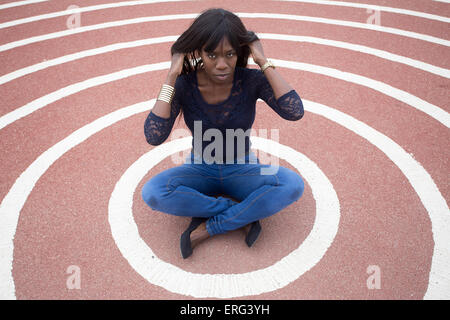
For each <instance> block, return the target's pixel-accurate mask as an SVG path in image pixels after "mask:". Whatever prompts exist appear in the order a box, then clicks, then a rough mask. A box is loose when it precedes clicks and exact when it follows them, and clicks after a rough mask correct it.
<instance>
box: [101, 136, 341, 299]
mask: <svg viewBox="0 0 450 320" xmlns="http://www.w3.org/2000/svg"><path fill="white" fill-rule="evenodd" d="M191 141H192V137H186V138H182V139H178V140H173V141H170V142H168V143H165V144H162V145H160V146H157V147H155V148H153V149H152V150H151V151H149V152H148V153H146V154H144V155H143V156H141V157H140V158H139V159H138V160H137V161H136V162H135V163H133V164H132V165H131V166H130V167H129V168H128V169H127V170H126V171H125V173H124V174H123V175H122V177H121V178H120V179H119V181H118V182H117V184H116V186H115V188H114V190H113V192H112V194H111V198H110V201H109V207H108V210H109V224H110V226H111V233H112V236H113V238H114V241H115V242H116V245H117V247H118V248H119V250H120V252H121V253H122V255H123V256H124V257H125V259H127V261H128V263H129V264H130V265H131V266H132V267H133V269H134V270H136V271H137V272H138V273H139V274H140V275H141V276H142V277H144V278H145V279H146V280H147V281H149V282H150V283H152V284H155V285H158V286H161V287H164V288H165V289H166V290H168V291H171V292H174V293H179V294H183V295H190V296H193V297H196V298H234V297H242V296H249V295H258V294H262V293H265V292H270V291H273V290H277V289H280V288H282V287H284V286H286V285H288V284H289V283H291V282H292V281H294V280H296V279H297V278H298V277H300V276H301V275H302V274H303V273H305V272H306V271H308V270H309V269H311V268H312V267H314V266H315V265H316V264H317V263H318V262H319V261H320V259H321V258H322V256H323V255H324V254H325V252H326V251H327V250H328V248H329V247H330V245H331V244H332V243H333V240H334V237H335V235H336V233H337V230H338V226H339V218H340V210H339V200H338V197H337V195H336V192H335V191H334V188H333V185H332V184H331V182H330V181H329V180H328V178H327V177H326V176H325V174H324V173H323V172H322V171H321V170H320V169H319V167H318V166H317V165H316V164H315V163H314V162H312V161H311V160H309V159H308V158H307V157H305V156H304V155H303V154H301V153H300V152H298V151H295V150H294V149H292V148H289V147H287V146H284V145H281V144H279V143H277V142H275V141H272V140H267V139H263V138H259V137H254V136H252V137H251V142H252V147H253V148H255V149H262V150H263V151H264V152H266V153H271V154H273V155H275V156H277V157H279V158H280V159H284V160H286V161H288V162H289V163H291V165H292V166H293V167H295V168H296V169H297V170H298V171H299V172H301V175H302V177H303V178H305V180H306V181H308V182H309V184H310V186H311V189H312V193H313V197H314V199H315V200H316V217H315V221H314V226H313V229H312V230H311V232H310V234H309V235H308V237H307V238H306V239H305V240H304V241H303V243H302V244H301V245H300V246H299V247H298V248H297V249H295V250H294V251H292V252H291V253H289V254H288V255H287V256H286V257H284V258H282V259H281V260H280V261H278V262H276V263H274V264H273V265H271V266H269V267H267V268H264V269H259V270H256V271H251V272H247V273H241V274H198V273H191V272H187V271H184V270H182V269H180V268H178V267H176V266H174V265H172V264H170V263H167V262H165V261H163V260H161V259H159V258H158V257H157V256H156V255H155V254H154V253H153V252H152V250H151V249H150V248H149V247H148V246H147V244H146V243H145V241H144V240H143V239H142V238H141V237H140V236H139V231H138V227H137V225H136V223H135V221H134V219H133V211H132V207H133V194H134V191H135V190H136V188H137V186H138V184H139V182H140V181H142V179H143V177H144V176H145V175H146V174H147V173H148V171H149V170H151V168H153V167H154V166H155V165H156V164H158V163H159V162H161V161H162V160H164V159H165V158H167V157H168V156H170V155H172V154H174V153H177V152H180V151H183V150H186V149H189V148H190V147H191ZM275 150H276V151H275ZM157 270H164V274H160V273H159V272H158V271H157Z"/></svg>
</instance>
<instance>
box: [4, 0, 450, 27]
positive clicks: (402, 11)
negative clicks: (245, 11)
mask: <svg viewBox="0 0 450 320" xmlns="http://www.w3.org/2000/svg"><path fill="white" fill-rule="evenodd" d="M42 1H47V0H34V2H42ZM174 1H183V0H165V1H164V0H160V1H156V0H150V1H149V0H139V1H123V2H117V3H106V4H101V5H95V6H88V7H80V8H76V9H71V10H64V11H58V12H52V13H47V14H42V15H38V16H33V17H28V18H23V19H17V20H13V21H9V22H4V23H1V24H0V29H2V28H8V27H12V26H17V25H20V24H24V23H29V22H34V21H40V20H45V19H51V18H56V17H61V16H65V15H69V14H74V13H82V12H89V11H97V10H104V9H110V8H118V7H122V6H134V5H143V4H151V3H157V2H174ZM24 2H27V1H24ZM30 2H31V1H30ZM301 2H307V3H308V2H309V3H317V4H322V5H334V6H347V7H354V8H367V9H376V10H378V9H381V10H383V11H386V12H392V13H398V14H405V15H411V16H416V17H419V18H425V19H430V20H436V21H440V22H449V21H450V19H449V18H447V17H444V16H438V15H435V14H430V13H425V12H420V11H412V10H407V9H400V8H392V7H383V6H377V5H370V4H361V3H344V2H337V1H315V0H310V1H301Z"/></svg>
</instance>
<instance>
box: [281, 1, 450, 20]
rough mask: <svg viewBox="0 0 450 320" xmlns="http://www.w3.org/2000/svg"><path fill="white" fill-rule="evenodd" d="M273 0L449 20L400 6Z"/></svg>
mask: <svg viewBox="0 0 450 320" xmlns="http://www.w3.org/2000/svg"><path fill="white" fill-rule="evenodd" d="M274 1H281V2H283V1H284V2H303V3H313V4H320V5H331V6H341V7H351V8H362V9H371V10H376V11H384V12H390V13H398V14H404V15H409V16H414V17H419V18H424V19H430V20H436V21H440V22H446V23H449V22H450V18H447V17H444V16H438V15H435V14H431V13H426V12H420V11H413V10H408V9H402V8H393V7H385V6H379V5H375V4H365V3H355V2H344V1H325V0H274Z"/></svg>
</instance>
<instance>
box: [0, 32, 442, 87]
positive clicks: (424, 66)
mask: <svg viewBox="0 0 450 320" xmlns="http://www.w3.org/2000/svg"><path fill="white" fill-rule="evenodd" d="M178 37H179V36H165V37H158V38H149V39H143V40H136V41H130V42H121V43H116V44H112V45H107V46H104V47H99V48H95V49H89V50H85V51H79V52H76V53H72V54H68V55H65V56H61V57H58V58H55V59H51V60H47V61H44V62H39V63H36V64H34V65H31V66H28V67H24V68H21V69H18V70H15V71H13V72H10V73H8V74H5V75H3V76H0V85H2V84H5V83H7V82H9V81H12V80H14V79H17V78H20V77H23V76H25V75H28V74H31V73H33V72H37V71H40V70H43V69H46V68H49V67H52V66H56V65H61V64H63V63H67V62H70V61H74V60H77V59H81V58H84V57H89V56H94V55H98V54H103V53H106V52H111V51H115V50H120V49H126V48H135V47H139V46H145V45H150V44H155V43H164V42H172V41H176V40H177V39H178ZM258 37H259V38H261V39H271V40H287V41H296V42H309V43H316V44H321V45H325V46H333V47H336V48H343V49H347V50H352V51H357V52H362V53H366V54H370V55H373V56H376V57H379V58H382V59H385V60H390V61H393V62H396V63H401V64H405V65H407V66H409V67H413V68H416V69H420V70H423V71H426V72H429V73H433V74H435V75H438V76H441V77H445V78H450V70H449V69H444V68H441V67H437V66H434V65H431V64H428V63H425V62H422V61H418V60H414V59H410V58H407V57H404V56H400V55H397V54H393V53H390V52H387V51H383V50H378V49H374V48H371V47H366V46H361V45H357V44H353V43H348V42H342V41H335V40H328V39H322V38H316V37H304V36H292V35H287V34H273V33H258Z"/></svg>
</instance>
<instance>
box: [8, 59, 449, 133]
mask: <svg viewBox="0 0 450 320" xmlns="http://www.w3.org/2000/svg"><path fill="white" fill-rule="evenodd" d="M271 60H272V61H274V62H275V63H276V64H278V65H279V66H281V67H286V68H292V69H295V70H303V71H308V72H313V73H318V74H322V75H325V76H329V77H333V78H337V79H340V80H344V81H348V82H351V83H354V84H357V85H362V86H365V87H369V88H371V89H374V90H376V91H379V92H381V93H382V94H384V95H387V96H389V97H392V98H394V99H397V100H399V101H402V102H404V103H405V104H407V105H410V106H411V107H414V108H416V109H417V110H420V111H422V112H424V113H426V114H428V115H429V116H431V117H433V118H434V119H435V120H437V121H439V122H440V123H442V124H443V125H445V126H446V127H447V128H448V127H450V115H449V113H447V112H446V111H445V110H442V109H441V108H439V107H437V106H435V105H433V104H431V103H429V102H426V101H424V100H422V99H420V98H418V97H416V96H414V95H412V94H410V93H408V92H406V91H403V90H400V89H397V88H394V87H392V86H390V85H387V84H385V83H383V82H381V81H377V80H373V79H370V78H367V77H363V76H360V75H356V74H353V73H349V72H343V71H339V70H336V69H332V68H328V67H321V66H317V65H313V64H307V63H300V62H294V61H286V60H278V59H271ZM249 64H254V61H253V59H251V58H249ZM169 67H170V61H167V62H162V63H156V64H149V65H144V66H138V67H134V68H130V69H125V70H121V71H118V72H113V73H110V74H106V75H102V76H99V77H94V78H90V79H87V80H85V81H82V82H78V83H75V84H71V85H69V86H67V87H64V88H61V89H59V90H56V91H54V92H52V93H49V94H46V95H45V96H42V97H40V98H38V99H36V100H33V101H31V102H29V103H27V104H26V105H24V106H22V107H19V108H17V109H15V110H13V111H11V112H9V113H7V114H6V115H3V116H2V117H0V130H1V129H3V128H4V127H6V126H8V125H9V124H11V123H13V122H14V121H17V120H19V119H20V118H23V117H25V116H27V115H29V114H30V113H33V112H34V111H36V110H39V109H41V108H43V107H45V106H46V105H48V104H50V103H52V102H55V101H57V100H59V99H62V98H64V97H67V96H69V95H71V94H73V93H76V92H79V91H81V90H84V89H87V88H91V87H95V86H98V85H101V84H105V83H108V82H112V81H115V80H119V79H123V78H126V77H130V76H133V75H136V74H141V73H145V72H149V71H154V70H163V69H168V68H169Z"/></svg>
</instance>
